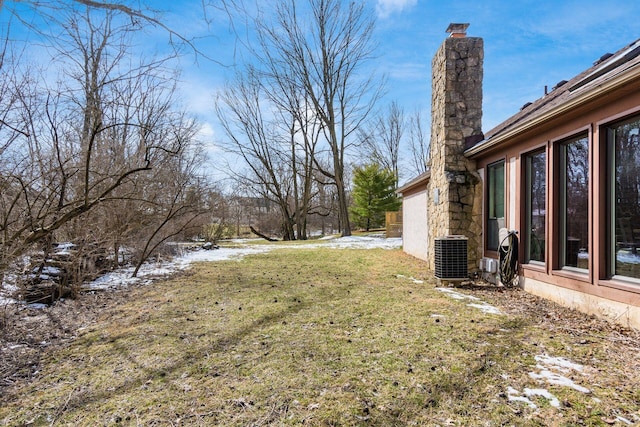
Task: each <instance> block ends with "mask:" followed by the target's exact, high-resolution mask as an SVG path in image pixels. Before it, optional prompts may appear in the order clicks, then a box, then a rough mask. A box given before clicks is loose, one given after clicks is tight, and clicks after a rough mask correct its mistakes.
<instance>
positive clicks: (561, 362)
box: [535, 354, 584, 372]
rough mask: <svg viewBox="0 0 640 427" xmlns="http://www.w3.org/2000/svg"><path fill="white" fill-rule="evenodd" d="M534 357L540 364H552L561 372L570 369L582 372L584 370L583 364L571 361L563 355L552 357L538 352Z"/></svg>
mask: <svg viewBox="0 0 640 427" xmlns="http://www.w3.org/2000/svg"><path fill="white" fill-rule="evenodd" d="M535 359H536V361H537V362H538V363H540V364H542V365H545V366H553V367H555V368H556V369H558V370H560V371H562V372H569V371H571V370H574V371H578V372H582V371H583V370H584V366H582V365H579V364H577V363H573V362H571V361H570V360H567V359H565V358H564V357H552V356H549V355H547V354H539V355H537V356H535Z"/></svg>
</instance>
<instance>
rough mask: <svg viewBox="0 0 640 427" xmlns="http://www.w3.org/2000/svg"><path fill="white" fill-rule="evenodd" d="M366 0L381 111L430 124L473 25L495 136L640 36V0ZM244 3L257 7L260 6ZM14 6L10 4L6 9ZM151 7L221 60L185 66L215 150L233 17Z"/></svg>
mask: <svg viewBox="0 0 640 427" xmlns="http://www.w3.org/2000/svg"><path fill="white" fill-rule="evenodd" d="M261 1H263V2H265V3H266V1H265V0H261ZM365 1H366V6H367V7H369V8H370V9H371V11H372V12H373V13H374V14H375V16H376V19H377V21H376V29H375V41H376V43H377V44H378V50H377V59H376V61H375V62H372V63H371V66H372V67H375V69H374V71H376V72H377V73H379V74H384V75H386V76H387V85H386V90H387V92H386V96H385V99H383V100H382V101H381V103H380V107H381V108H385V107H386V105H387V104H388V103H389V102H391V101H393V100H395V101H397V102H398V103H399V105H400V106H401V107H403V108H404V111H405V113H406V114H410V113H412V112H413V111H415V110H421V111H422V112H423V114H424V115H425V117H427V118H428V116H429V114H430V111H429V110H430V103H431V89H430V85H431V58H432V57H433V55H434V53H435V52H436V50H437V49H438V47H439V46H440V44H441V43H442V41H443V40H444V39H445V38H446V37H447V34H446V33H445V30H446V28H447V26H448V24H449V23H451V22H467V23H470V27H469V29H468V35H469V36H473V37H482V38H483V39H484V47H485V59H484V116H483V129H484V130H485V131H487V130H489V129H490V128H492V127H493V126H495V125H497V124H498V123H500V122H501V121H503V120H505V119H507V118H508V117H509V116H511V115H512V114H515V113H516V112H517V111H518V110H519V109H520V107H521V106H522V105H523V104H525V103H526V102H529V101H533V100H535V99H537V98H539V97H540V96H542V95H543V94H544V87H545V85H546V86H548V87H549V88H551V87H552V86H554V85H555V84H556V83H557V82H559V81H560V80H563V79H566V80H568V79H569V78H571V77H573V76H575V75H576V74H578V73H579V72H580V71H582V70H584V69H586V68H588V67H589V66H591V65H592V63H593V62H594V61H595V60H597V59H598V58H599V57H600V56H601V55H603V54H604V53H607V52H615V51H616V50H618V49H620V48H622V47H624V46H626V45H627V44H629V43H631V42H632V41H634V40H636V39H638V38H640V1H638V0H579V1H578V0H575V1H574V0H571V1H562V0H535V1H530V0H515V1H514V0H511V1H498V0H490V1H483V0H475V1H470V0H449V1H442V0H365ZM244 2H245V3H246V4H248V5H251V4H252V3H254V0H244ZM11 3H14V4H15V2H5V8H6V5H7V4H11ZM148 3H150V4H151V5H153V6H154V7H156V8H158V9H161V10H164V11H166V12H165V13H164V15H163V18H162V19H163V22H165V23H166V24H167V25H168V26H169V27H171V28H172V29H174V30H175V31H177V32H179V33H181V34H183V35H185V36H186V37H198V38H199V39H198V41H197V42H196V43H197V46H198V48H199V49H200V50H201V51H202V52H203V53H204V54H205V55H207V56H208V57H210V58H214V59H216V61H210V60H207V59H205V58H203V57H200V58H199V59H198V61H197V62H196V61H195V60H194V57H193V55H185V56H184V57H183V58H181V61H180V62H181V64H180V65H181V67H182V68H183V78H182V83H181V90H182V99H183V101H184V104H185V107H187V109H189V110H190V111H191V112H193V113H194V114H196V115H197V116H198V118H199V119H200V120H201V121H202V122H203V125H204V127H203V132H202V133H201V136H202V137H203V138H204V139H206V140H207V142H208V143H209V144H211V145H212V146H215V144H216V141H218V140H219V139H220V138H222V137H223V135H222V134H221V131H220V130H219V127H218V126H217V124H216V119H215V115H214V113H213V100H214V95H215V93H216V92H217V91H218V90H219V89H220V88H221V87H222V85H223V84H224V82H225V80H226V79H228V78H231V77H232V76H233V71H234V69H233V64H234V53H235V54H236V55H237V52H238V50H237V49H236V48H237V41H236V38H235V35H234V34H233V32H232V31H231V30H230V27H229V23H228V22H227V20H226V15H225V14H224V13H222V12H221V11H220V10H219V9H216V8H213V7H212V8H209V9H207V11H206V13H207V17H208V18H209V20H208V21H207V22H205V20H204V19H203V9H202V4H203V3H206V2H203V1H202V0H174V1H172V2H164V1H163V2H160V1H149V2H148ZM210 3H214V4H215V3H216V0H210ZM5 12H6V11H5V10H2V12H0V18H2V15H3V14H4V15H6V13H5ZM1 21H2V19H0V22H1ZM147 37H148V38H149V39H148V40H145V41H141V43H143V44H144V45H145V46H148V48H149V49H151V48H153V49H158V50H162V49H163V48H166V45H167V36H166V33H163V32H162V31H160V30H157V31H154V32H152V33H151V34H147ZM235 59H237V56H236V58H235Z"/></svg>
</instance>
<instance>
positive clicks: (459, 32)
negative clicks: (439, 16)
mask: <svg viewBox="0 0 640 427" xmlns="http://www.w3.org/2000/svg"><path fill="white" fill-rule="evenodd" d="M467 28H469V24H468V23H466V24H460V23H453V22H452V23H451V24H449V26H448V27H447V33H450V36H449V37H465V36H466V35H467Z"/></svg>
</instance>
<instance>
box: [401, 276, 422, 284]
mask: <svg viewBox="0 0 640 427" xmlns="http://www.w3.org/2000/svg"><path fill="white" fill-rule="evenodd" d="M396 277H397V278H398V279H408V280H411V281H412V282H413V283H415V284H417V285H421V284H423V283H424V280H420V279H415V278H413V277H407V276H405V275H404V274H396Z"/></svg>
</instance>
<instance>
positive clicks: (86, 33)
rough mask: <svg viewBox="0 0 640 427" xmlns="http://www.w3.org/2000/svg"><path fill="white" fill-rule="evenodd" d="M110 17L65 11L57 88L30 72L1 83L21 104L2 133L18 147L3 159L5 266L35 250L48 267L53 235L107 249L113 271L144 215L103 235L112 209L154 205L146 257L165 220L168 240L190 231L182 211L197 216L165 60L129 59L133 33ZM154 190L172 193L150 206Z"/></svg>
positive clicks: (184, 136) (189, 127)
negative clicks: (80, 224) (179, 231)
mask: <svg viewBox="0 0 640 427" xmlns="http://www.w3.org/2000/svg"><path fill="white" fill-rule="evenodd" d="M113 13H114V12H112V11H111V10H108V9H107V10H99V11H91V10H85V11H84V13H82V14H76V13H70V14H69V16H68V19H69V21H68V22H69V25H67V26H66V27H65V28H66V29H67V33H66V35H64V34H63V35H61V36H59V37H58V38H57V43H56V44H54V47H55V48H56V49H57V50H56V51H55V55H54V57H53V58H52V61H51V62H52V65H51V67H53V68H54V69H55V67H56V65H60V68H59V69H60V70H61V71H62V72H61V73H60V75H59V78H58V82H59V84H58V85H57V86H52V85H51V84H50V83H48V81H49V80H47V79H41V80H39V79H36V78H34V77H33V76H30V75H28V74H25V75H24V76H23V77H20V76H19V75H18V74H17V73H14V75H13V78H12V79H11V80H6V81H9V82H15V83H13V84H12V86H11V88H10V89H11V90H10V91H8V93H11V94H12V96H13V97H14V98H15V99H16V100H17V101H16V102H13V103H6V104H5V105H7V110H3V111H2V112H3V113H5V114H4V115H3V116H4V117H5V118H6V120H10V121H11V126H6V127H4V129H2V128H0V132H2V131H6V133H7V135H8V134H9V133H10V134H11V136H12V138H13V139H12V143H11V144H10V145H6V146H4V147H3V150H2V152H0V156H1V157H2V162H1V163H0V168H1V169H0V176H2V177H3V178H2V181H1V185H2V187H3V191H2V203H1V204H0V207H1V208H2V212H0V216H1V218H0V219H1V224H0V233H1V234H2V241H1V243H2V247H1V248H0V249H1V252H0V255H1V258H0V268H4V267H6V266H7V265H8V263H10V262H11V261H12V260H13V259H15V258H16V257H17V256H19V255H21V254H23V253H24V252H25V251H27V250H29V249H30V248H31V247H32V246H33V245H34V244H38V245H41V246H43V247H44V249H45V259H46V253H47V251H48V250H50V248H51V245H52V242H53V239H54V237H55V236H56V235H57V236H68V237H71V238H75V239H76V240H78V239H81V240H86V239H88V238H91V240H92V242H93V243H95V244H98V245H104V244H105V243H107V242H109V241H112V244H111V245H112V246H113V248H114V251H115V254H114V255H115V258H116V262H117V257H118V248H119V246H120V244H121V242H122V241H123V239H124V237H123V234H124V235H127V234H131V233H132V230H134V229H135V228H136V227H137V226H139V225H140V223H136V225H135V226H132V225H131V223H130V221H137V220H138V219H139V218H140V215H137V216H131V215H129V216H127V215H122V216H120V217H119V218H118V221H120V222H121V224H119V225H118V227H115V228H110V227H109V226H110V225H111V224H112V223H113V222H112V220H113V217H112V216H111V215H110V214H109V212H108V209H116V210H117V209H120V208H123V209H128V210H130V211H133V212H138V213H139V212H148V211H149V209H148V208H149V206H151V205H153V206H157V213H158V215H156V216H155V217H154V219H153V220H152V221H148V224H151V225H153V224H156V226H155V228H146V229H147V230H151V231H150V232H149V233H150V234H149V235H150V236H152V238H149V239H148V240H147V241H148V242H150V243H149V245H147V246H146V247H145V248H144V250H143V251H142V252H141V253H142V256H148V255H149V254H150V253H151V251H152V250H153V249H155V248H157V242H158V241H159V240H158V239H160V241H163V240H166V239H167V237H166V235H167V234H166V230H168V229H169V226H168V225H169V223H170V222H171V223H172V230H174V231H175V229H176V227H177V228H178V229H179V228H180V227H183V228H184V227H186V226H187V225H188V223H189V220H188V219H186V218H187V216H186V215H183V213H185V212H186V211H189V212H190V214H194V215H195V212H193V211H191V210H189V209H187V208H185V206H187V205H189V206H191V205H194V203H191V202H190V201H189V200H187V199H188V197H186V195H185V192H186V189H187V188H193V186H194V184H193V179H192V178H193V173H194V169H193V167H191V166H189V167H187V165H186V163H188V161H187V159H188V156H187V154H188V153H190V152H191V151H192V147H193V142H194V141H193V135H194V132H195V131H194V130H195V126H196V125H195V123H194V122H193V121H192V120H189V119H186V118H185V116H184V114H183V113H180V112H178V111H176V110H175V108H174V105H175V99H174V90H175V86H174V83H173V78H174V77H175V76H174V73H169V72H167V70H166V69H165V68H164V65H165V64H166V62H165V61H166V58H161V59H160V60H157V59H151V60H144V59H138V60H137V61H134V60H133V56H131V55H130V52H129V50H128V47H129V46H130V35H131V32H132V30H133V29H134V27H135V26H136V25H138V24H135V23H131V22H126V21H124V22H123V21H119V20H115V19H114V16H113ZM2 70H3V71H4V70H6V68H5V67H4V66H3V68H2ZM23 124H26V127H23ZM190 150H191V151H190ZM191 162H192V163H193V161H191ZM150 182H152V183H155V184H156V185H160V183H165V184H167V185H166V187H165V188H161V189H160V190H159V193H160V194H162V197H158V196H155V197H156V198H155V199H154V193H153V192H152V191H151V189H152V186H151V185H149V183H150ZM169 184H171V185H169ZM178 184H180V185H178ZM5 190H6V191H5ZM145 205H146V208H145ZM102 208H105V209H106V210H107V211H102ZM167 212H169V213H170V214H168V213H167ZM80 217H82V218H83V219H85V220H90V221H91V222H89V223H85V224H84V226H85V229H86V228H87V225H90V226H91V227H93V229H92V230H91V231H92V232H91V233H86V232H81V231H82V230H81V229H80V230H81V231H80V232H79V231H78V230H79V227H78V221H77V220H78V219H79V218H80ZM158 218H160V219H158ZM157 224H160V225H157ZM176 224H183V225H182V226H179V225H176ZM118 233H121V234H118ZM87 236H89V237H87Z"/></svg>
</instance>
